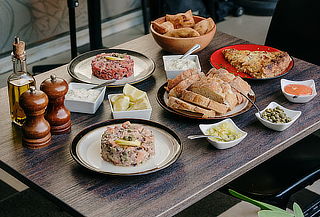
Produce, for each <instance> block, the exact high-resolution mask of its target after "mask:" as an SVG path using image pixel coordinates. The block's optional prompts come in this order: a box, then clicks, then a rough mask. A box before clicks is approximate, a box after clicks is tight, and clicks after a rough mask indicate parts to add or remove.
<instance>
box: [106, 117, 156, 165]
mask: <svg viewBox="0 0 320 217" xmlns="http://www.w3.org/2000/svg"><path fill="white" fill-rule="evenodd" d="M154 141H155V139H154V135H153V134H152V132H151V130H148V129H146V128H144V127H143V126H142V125H140V124H131V123H130V122H129V121H127V122H124V123H123V124H122V125H121V126H114V127H107V129H106V131H105V132H104V133H103V135H102V138H101V156H102V158H103V159H104V160H106V161H109V162H112V163H113V164H115V165H118V166H137V165H139V164H142V163H143V162H145V161H147V160H148V159H150V157H151V156H153V155H154V154H155V148H154Z"/></svg>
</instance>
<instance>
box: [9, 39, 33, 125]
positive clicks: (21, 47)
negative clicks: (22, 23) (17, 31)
mask: <svg viewBox="0 0 320 217" xmlns="http://www.w3.org/2000/svg"><path fill="white" fill-rule="evenodd" d="M12 46H13V51H12V53H11V57H12V63H13V73H12V74H11V75H10V76H9V78H8V95H9V105H10V115H11V120H12V122H13V123H15V124H17V125H19V126H22V125H23V123H24V121H25V119H26V115H25V114H24V112H23V110H22V108H21V107H20V105H19V97H20V96H21V94H23V93H24V92H25V91H27V90H29V88H30V86H35V80H34V78H33V76H32V75H30V74H29V73H28V72H27V65H26V54H25V43H24V42H23V41H20V39H19V38H18V37H15V39H14V43H13V44H12Z"/></svg>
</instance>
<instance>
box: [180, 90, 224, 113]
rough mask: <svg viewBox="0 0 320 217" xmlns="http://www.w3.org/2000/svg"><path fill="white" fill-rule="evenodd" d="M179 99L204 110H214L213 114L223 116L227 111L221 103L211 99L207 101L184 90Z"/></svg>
mask: <svg viewBox="0 0 320 217" xmlns="http://www.w3.org/2000/svg"><path fill="white" fill-rule="evenodd" d="M181 99H183V100H185V101H187V102H191V103H193V104H196V105H198V106H201V107H203V108H206V109H210V110H214V111H215V112H217V113H219V114H225V113H227V111H228V108H229V107H228V106H227V105H225V104H222V103H218V102H216V101H214V100H212V99H209V98H207V97H205V96H202V95H200V94H197V93H194V92H191V91H188V90H184V91H183V92H182V95H181Z"/></svg>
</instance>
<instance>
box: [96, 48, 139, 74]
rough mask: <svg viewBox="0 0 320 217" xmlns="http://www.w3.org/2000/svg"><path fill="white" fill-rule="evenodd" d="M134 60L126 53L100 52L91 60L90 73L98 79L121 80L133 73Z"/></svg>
mask: <svg viewBox="0 0 320 217" xmlns="http://www.w3.org/2000/svg"><path fill="white" fill-rule="evenodd" d="M133 67H134V61H133V59H131V57H130V56H129V55H127V54H120V53H101V54H98V55H96V56H95V58H94V59H93V60H92V62H91V68H92V74H93V75H94V76H96V77H98V78H100V79H105V80H111V79H116V80H121V79H123V78H124V77H130V76H131V75H133Z"/></svg>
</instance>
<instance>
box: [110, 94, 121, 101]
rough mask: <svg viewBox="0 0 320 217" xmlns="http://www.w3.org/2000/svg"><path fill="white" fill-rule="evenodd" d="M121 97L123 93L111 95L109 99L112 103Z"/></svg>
mask: <svg viewBox="0 0 320 217" xmlns="http://www.w3.org/2000/svg"><path fill="white" fill-rule="evenodd" d="M121 97H124V95H123V94H119V95H115V96H113V97H111V99H110V101H111V102H112V103H115V102H116V101H117V100H118V99H120V98H121Z"/></svg>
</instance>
